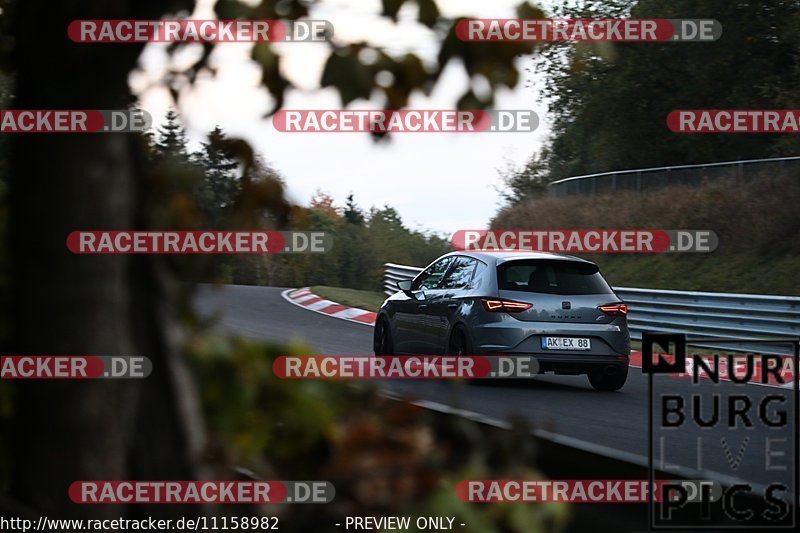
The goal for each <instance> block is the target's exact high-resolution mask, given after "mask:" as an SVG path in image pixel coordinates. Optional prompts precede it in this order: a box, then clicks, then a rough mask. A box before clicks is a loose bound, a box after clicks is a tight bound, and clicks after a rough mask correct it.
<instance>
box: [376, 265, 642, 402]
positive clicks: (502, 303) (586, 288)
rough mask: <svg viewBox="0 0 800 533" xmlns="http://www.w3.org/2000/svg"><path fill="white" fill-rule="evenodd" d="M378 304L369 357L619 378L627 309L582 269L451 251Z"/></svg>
mask: <svg viewBox="0 0 800 533" xmlns="http://www.w3.org/2000/svg"><path fill="white" fill-rule="evenodd" d="M397 285H398V288H399V289H400V292H397V293H396V294H394V295H393V296H390V297H389V298H388V299H387V300H386V301H385V302H384V303H383V305H382V306H381V308H380V310H379V312H378V316H377V319H376V322H375V332H374V351H375V355H404V354H414V355H417V354H425V355H493V354H494V355H501V354H502V355H507V356H514V355H520V356H534V357H535V359H536V360H537V362H538V365H539V372H540V373H545V372H554V373H556V374H587V375H588V378H589V382H590V383H591V385H592V386H593V387H594V388H595V389H598V390H604V391H612V390H618V389H620V388H622V386H623V385H624V384H625V380H626V379H627V377H628V364H629V358H630V348H631V345H630V333H629V332H628V324H627V317H626V315H627V312H628V308H627V306H626V305H625V303H623V302H622V300H621V299H620V298H619V297H617V295H616V294H614V291H613V290H612V289H611V287H610V286H609V284H608V283H607V282H606V280H605V279H604V278H603V276H602V275H601V274H600V271H599V269H598V267H597V265H595V264H594V263H592V262H589V261H585V260H583V259H579V258H577V257H572V256H565V255H558V254H549V253H535V252H521V253H514V252H452V253H449V254H446V255H444V256H442V257H440V258H439V259H437V260H436V261H434V262H433V263H431V264H430V266H428V267H427V268H426V269H425V270H423V271H422V272H421V273H420V274H419V275H417V277H415V278H414V279H413V280H406V281H401V282H398V284H397Z"/></svg>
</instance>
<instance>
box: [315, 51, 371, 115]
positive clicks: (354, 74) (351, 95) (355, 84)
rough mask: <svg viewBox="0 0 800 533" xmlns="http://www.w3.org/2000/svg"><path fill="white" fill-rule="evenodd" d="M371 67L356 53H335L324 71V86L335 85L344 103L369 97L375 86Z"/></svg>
mask: <svg viewBox="0 0 800 533" xmlns="http://www.w3.org/2000/svg"><path fill="white" fill-rule="evenodd" d="M372 78H373V76H372V73H371V72H370V69H369V68H368V67H366V66H364V65H363V64H361V62H360V61H359V60H358V58H357V57H356V55H355V53H353V52H352V49H351V51H349V52H348V53H346V54H345V55H341V54H338V53H333V54H331V56H330V57H329V58H328V62H327V63H326V64H325V70H324V71H323V73H322V87H334V88H335V89H336V90H338V91H339V96H340V97H341V98H342V105H345V106H346V105H347V104H349V103H350V102H352V101H353V100H356V99H358V98H369V97H370V94H371V92H372V87H373V80H372Z"/></svg>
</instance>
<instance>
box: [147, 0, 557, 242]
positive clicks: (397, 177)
mask: <svg viewBox="0 0 800 533" xmlns="http://www.w3.org/2000/svg"><path fill="white" fill-rule="evenodd" d="M519 3H520V0H493V1H491V2H486V1H483V0H439V6H440V8H441V9H442V12H443V15H444V16H448V17H455V16H460V15H466V16H474V17H486V18H504V17H506V18H510V17H513V16H514V7H515V6H516V5H517V4H519ZM210 5H213V4H212V2H208V1H205V0H203V1H201V2H200V4H199V5H198V8H197V10H196V12H195V13H194V14H193V17H194V18H200V19H202V18H213V12H212V11H211V10H210ZM380 6H381V1H380V0H323V1H322V2H321V3H320V5H319V6H318V7H316V8H315V9H314V11H313V12H312V16H311V18H318V19H326V20H329V21H330V22H331V23H332V24H333V26H334V28H335V30H334V32H335V39H336V40H337V41H339V42H350V41H359V40H367V41H369V42H371V43H372V44H377V45H380V46H383V47H386V48H388V49H389V50H390V51H397V52H404V51H413V52H415V53H417V54H419V55H420V56H421V57H422V58H423V59H424V60H425V59H427V60H431V59H433V58H435V55H436V52H437V51H438V43H437V41H436V39H435V38H434V35H433V33H432V32H431V31H430V30H428V29H427V28H425V27H424V26H421V25H419V24H417V23H416V22H415V21H414V17H415V13H416V7H415V6H414V5H413V3H412V4H411V5H409V6H407V7H405V8H404V9H403V11H401V17H400V19H401V20H400V23H399V24H394V23H392V22H391V21H389V20H387V19H384V18H382V17H380V16H379V12H380ZM199 46H200V45H192V46H190V47H187V49H186V51H185V53H184V54H183V57H178V58H176V59H175V61H178V62H181V61H187V62H188V61H189V60H190V59H191V58H192V57H195V54H197V53H198V52H199ZM275 46H276V48H278V49H279V52H280V53H281V54H283V57H284V75H285V76H287V77H288V78H289V79H290V80H291V81H292V83H293V84H294V85H295V86H296V87H297V89H294V90H292V91H290V92H289V93H288V95H287V98H286V101H285V105H284V108H285V109H340V108H341V102H340V100H339V96H338V93H337V92H336V91H335V90H333V89H325V90H321V89H319V79H320V75H321V70H322V67H323V65H324V62H325V60H326V58H327V55H328V47H327V45H326V44H324V43H322V44H317V43H281V44H280V45H275ZM250 47H251V45H249V44H245V43H228V44H223V45H218V47H217V50H216V51H215V53H214V56H213V57H212V63H213V64H214V65H215V66H217V68H218V72H217V76H216V78H211V77H210V76H206V77H203V78H199V79H198V80H197V81H196V83H195V85H194V86H193V87H189V88H186V90H184V91H182V92H181V99H180V108H179V109H178V110H179V112H180V113H181V114H182V117H183V121H184V123H185V124H186V126H187V130H188V133H189V136H190V139H191V141H192V143H193V144H195V145H196V143H198V142H200V141H201V140H204V135H205V134H206V133H207V132H208V131H209V130H211V129H212V128H213V127H214V126H215V125H220V126H221V127H222V128H223V130H225V131H226V132H227V133H228V134H229V135H232V136H239V137H242V138H244V139H246V140H247V141H249V142H250V143H251V144H252V145H253V146H254V147H255V148H256V150H258V151H259V152H260V153H262V154H263V155H264V156H265V157H266V158H267V160H268V161H270V162H271V163H272V164H273V166H274V167H275V168H276V169H277V170H278V171H279V172H281V173H282V174H283V175H284V177H285V178H286V182H287V185H288V190H289V195H290V197H291V198H292V199H293V200H294V201H296V202H298V203H300V204H303V205H307V204H308V201H309V199H310V197H311V195H312V194H313V193H314V191H315V190H316V189H321V190H322V191H324V192H327V193H329V194H331V195H332V196H333V197H334V199H335V201H336V203H337V204H338V205H342V204H343V203H344V200H345V198H346V197H347V195H348V194H350V192H351V191H352V192H353V193H354V194H355V197H356V201H357V203H358V204H359V205H360V206H361V207H363V208H365V209H368V208H369V207H371V206H378V207H381V206H383V205H385V204H388V205H391V206H393V207H395V208H396V209H397V210H398V211H399V213H400V215H401V216H402V217H403V220H404V221H405V222H406V224H407V225H408V226H410V227H412V228H414V229H430V230H434V231H437V232H442V233H445V234H450V233H452V232H454V231H456V230H458V229H477V228H483V227H486V225H487V223H488V221H489V219H490V218H491V217H492V215H493V214H494V213H495V212H496V210H497V207H498V204H499V198H498V193H497V192H496V190H495V187H496V185H497V184H498V183H499V179H498V176H497V169H498V168H501V167H504V166H505V164H506V163H505V161H506V160H510V161H513V162H516V163H518V164H520V163H522V162H524V160H525V159H527V158H528V157H529V156H530V155H531V154H532V153H533V152H534V151H536V150H538V149H539V148H540V147H541V145H542V142H543V140H544V139H545V136H546V134H547V117H546V115H545V113H544V109H543V107H542V105H541V104H540V103H539V102H538V100H537V93H536V91H535V90H534V89H531V88H530V87H529V86H530V85H531V83H532V82H534V81H535V80H533V79H532V78H531V74H528V73H525V72H524V71H523V72H522V74H523V75H522V77H521V80H520V83H519V85H518V86H517V88H516V89H514V90H504V91H501V92H499V93H498V94H497V95H496V105H495V107H496V108H498V109H533V110H535V111H536V112H537V114H538V115H539V117H540V120H541V123H540V126H539V128H538V129H537V131H535V132H532V133H479V134H468V133H467V134H465V133H461V134H459V133H406V134H402V133H399V134H393V136H392V140H391V142H389V143H379V144H376V143H375V142H373V141H372V140H371V139H370V137H369V135H368V134H366V133H281V132H278V131H276V130H275V128H274V127H273V126H272V124H271V121H270V120H269V119H264V118H263V115H264V113H265V112H266V111H267V110H268V109H270V107H271V98H270V97H269V95H268V94H267V92H266V90H265V89H263V88H261V87H259V79H260V68H259V67H258V65H256V64H254V63H253V62H252V61H250V59H249V53H250ZM167 61H168V60H167V56H166V54H165V52H164V45H163V44H150V45H148V47H147V48H146V49H145V52H144V54H143V56H142V60H141V63H142V66H143V71H142V72H136V73H134V74H133V75H132V76H131V86H132V88H133V90H134V92H136V93H137V94H139V96H140V99H141V105H142V107H143V108H144V109H145V110H147V111H148V112H150V113H151V114H152V115H153V119H154V121H155V123H156V124H158V123H159V122H160V121H161V120H162V119H163V116H164V114H165V113H166V111H167V110H168V109H169V107H170V106H171V105H172V102H171V99H170V98H169V95H168V93H167V91H166V90H164V89H163V87H161V86H160V85H159V84H158V83H157V82H158V80H159V78H160V77H161V76H162V75H163V73H164V70H165V68H166V66H167V65H168V62H167ZM519 66H520V67H521V68H523V69H524V68H525V67H530V66H531V58H530V57H527V58H522V59H521V60H520V65H519ZM468 81H469V80H468V77H467V76H466V74H465V72H464V70H463V68H462V67H461V65H457V64H453V63H452V62H451V65H450V66H449V67H448V69H447V70H446V71H445V73H444V74H443V77H442V79H441V80H440V83H439V84H438V85H437V88H436V90H435V92H434V93H433V94H432V95H431V97H425V96H422V95H419V96H416V97H414V98H412V100H411V103H410V106H409V107H411V108H418V109H425V108H427V109H447V108H453V107H454V106H455V102H456V100H457V99H458V97H459V96H461V94H463V92H464V91H465V89H466V87H467V83H468ZM380 105H381V102H380V101H376V102H374V103H369V102H366V101H356V102H353V103H352V104H350V105H349V106H348V108H350V109H359V108H360V109H364V108H375V109H380Z"/></svg>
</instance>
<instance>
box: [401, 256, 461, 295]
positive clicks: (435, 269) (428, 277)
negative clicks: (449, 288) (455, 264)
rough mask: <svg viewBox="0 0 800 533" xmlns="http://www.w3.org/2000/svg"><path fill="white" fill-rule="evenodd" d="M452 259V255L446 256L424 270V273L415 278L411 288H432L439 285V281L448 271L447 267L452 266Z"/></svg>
mask: <svg viewBox="0 0 800 533" xmlns="http://www.w3.org/2000/svg"><path fill="white" fill-rule="evenodd" d="M452 259H453V258H452V257H445V258H443V259H440V260H438V261H436V262H435V263H434V264H432V265H431V266H429V267H428V268H426V269H425V270H423V271H422V273H421V274H420V275H419V276H417V278H416V279H415V280H414V284H413V285H412V286H411V290H420V289H428V290H430V289H435V288H436V287H438V286H439V283H440V282H441V281H442V278H443V277H444V274H445V272H447V267H448V266H450V261H451V260H452Z"/></svg>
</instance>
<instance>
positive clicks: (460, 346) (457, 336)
mask: <svg viewBox="0 0 800 533" xmlns="http://www.w3.org/2000/svg"><path fill="white" fill-rule="evenodd" d="M445 355H472V345H471V344H470V342H469V336H468V335H467V330H465V329H464V328H463V327H462V326H456V327H455V328H453V332H452V333H451V334H450V342H448V343H447V353H446V354H445Z"/></svg>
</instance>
